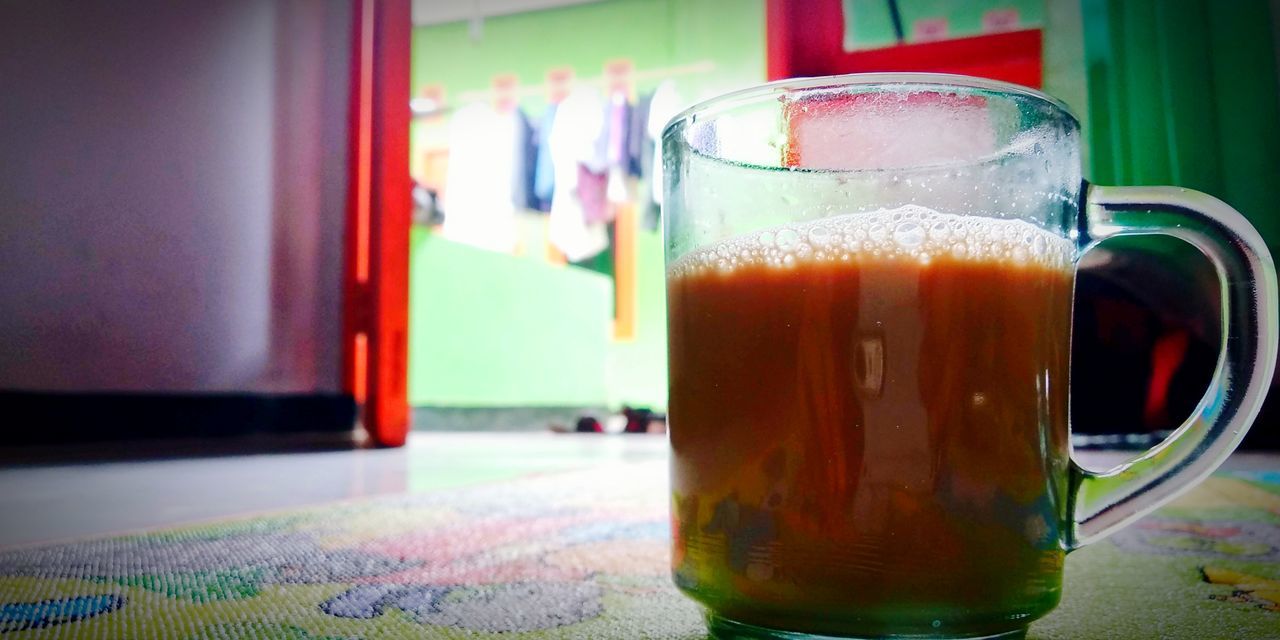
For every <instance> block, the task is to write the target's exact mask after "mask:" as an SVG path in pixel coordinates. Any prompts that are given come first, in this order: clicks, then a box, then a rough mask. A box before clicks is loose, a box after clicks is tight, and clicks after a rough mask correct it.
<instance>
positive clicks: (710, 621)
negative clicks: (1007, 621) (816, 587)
mask: <svg viewBox="0 0 1280 640" xmlns="http://www.w3.org/2000/svg"><path fill="white" fill-rule="evenodd" d="M706 618H707V631H709V632H710V634H711V637H712V638H715V639H716V640H1023V639H1024V638H1026V637H1027V628H1026V627H1022V628H1021V629H1015V630H1013V631H1005V632H1003V633H996V634H991V635H985V636H954V635H946V634H937V635H934V634H916V633H912V634H902V635H894V634H890V635H881V636H829V635H820V634H813V633H800V632H797V631H782V630H780V629H769V628H767V627H757V626H756V625H753V624H747V623H745V622H737V621H735V620H730V619H728V618H725V617H722V616H720V615H717V614H714V613H710V612H708V613H707V614H706Z"/></svg>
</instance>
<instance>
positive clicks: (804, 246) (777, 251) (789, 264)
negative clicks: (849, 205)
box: [667, 205, 1076, 278]
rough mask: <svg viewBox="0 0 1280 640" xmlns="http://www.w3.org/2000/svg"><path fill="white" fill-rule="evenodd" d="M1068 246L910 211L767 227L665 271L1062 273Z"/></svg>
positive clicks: (1009, 228) (1019, 224)
mask: <svg viewBox="0 0 1280 640" xmlns="http://www.w3.org/2000/svg"><path fill="white" fill-rule="evenodd" d="M1075 253H1076V251H1075V246H1074V244H1072V242H1071V241H1070V240H1068V239H1066V238H1063V237H1061V236H1058V235H1055V234H1053V233H1051V232H1049V231H1046V230H1044V229H1041V228H1040V227H1037V226H1035V225H1033V224H1030V223H1027V222H1024V221H1022V220H1002V219H999V218H984V217H977V216H960V215H954V214H949V213H940V212H938V211H934V210H932V209H928V208H925V207H921V206H918V205H906V206H903V207H899V208H896V209H881V210H878V211H872V212H862V213H851V214H845V215H841V216H835V217H831V218H822V219H820V220H814V221H811V222H804V223H798V224H791V225H786V226H782V227H774V228H771V229H765V230H763V231H756V232H753V233H750V234H746V235H742V236H738V237H734V238H729V239H727V240H723V241H720V242H716V243H713V244H710V245H707V246H705V247H700V248H698V249H696V250H694V251H692V252H690V253H688V254H686V255H684V256H681V257H680V258H679V259H678V260H676V261H675V263H673V264H672V265H671V266H670V267H669V268H668V270H667V275H668V277H669V278H680V277H686V276H693V275H698V274H702V273H706V272H709V271H714V272H721V273H726V274H727V273H732V272H734V271H736V270H739V269H743V268H751V267H760V266H767V267H774V268H780V269H786V268H794V267H795V266H796V265H800V264H821V263H840V262H863V261H866V260H875V261H877V262H883V261H888V260H907V261H915V262H919V263H922V264H928V263H930V262H932V261H934V260H937V259H951V260H963V261H973V262H983V263H992V264H1005V265H1009V266H1031V267H1041V268H1050V269H1061V270H1064V271H1069V270H1070V269H1071V265H1072V263H1073V261H1074V259H1075Z"/></svg>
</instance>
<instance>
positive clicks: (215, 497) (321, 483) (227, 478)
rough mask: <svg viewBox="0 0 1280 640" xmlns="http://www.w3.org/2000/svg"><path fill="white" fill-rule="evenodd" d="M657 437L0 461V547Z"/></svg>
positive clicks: (480, 437)
mask: <svg viewBox="0 0 1280 640" xmlns="http://www.w3.org/2000/svg"><path fill="white" fill-rule="evenodd" d="M666 446H667V441H666V438H665V437H662V436H656V437H655V436H645V435H640V436H635V435H626V436H623V435H616V436H605V435H594V434H593V435H578V434H552V433H522V434H508V433H468V434H462V433H414V434H413V436H412V437H411V438H410V440H409V444H408V445H407V446H405V447H403V448H400V449H381V450H370V449H355V450H345V451H319V452H304V453H296V452H295V453H274V454H255V455H220V456H218V457H204V458H200V457H194V458H192V457H189V458H182V459H161V460H155V459H153V460H142V461H128V462H96V463H78V464H42V465H20V466H16V467H11V468H8V469H0V548H3V547H9V546H14V545H25V544H33V543H38V542H50V541H55V540H64V539H68V538H79V537H85V536H94V535H104V534H114V533H126V532H131V531H137V530H140V529H149V528H154V527H161V526H169V525H175V524H182V523H189V522H199V521H203V520H209V519H215V518H224V517H230V516H236V515H243V514H250V513H254V512H260V511H268V510H277V509H287V508H291V507H301V506H307V505H313V504H320V503H325V502H332V501H335V500H343V499H349V498H359V497H362V496H372V495H380V494H394V493H404V492H416V491H429V490H433V489H441V488H447V487H450V486H457V485H461V484H468V483H472V482H484V481H491V480H500V479H503V478H510V477H514V476H519V475H523V474H526V473H532V472H539V471H555V470H562V469H573V468H584V467H589V466H593V465H603V464H611V463H616V462H620V461H633V460H651V459H657V458H662V457H665V456H666Z"/></svg>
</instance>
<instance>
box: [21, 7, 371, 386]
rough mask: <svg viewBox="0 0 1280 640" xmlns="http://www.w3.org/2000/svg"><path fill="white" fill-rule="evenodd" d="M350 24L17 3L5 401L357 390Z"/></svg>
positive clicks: (214, 10)
mask: <svg viewBox="0 0 1280 640" xmlns="http://www.w3.org/2000/svg"><path fill="white" fill-rule="evenodd" d="M348 5H349V3H346V2H343V1H342V0H324V1H323V2H312V1H310V0H281V1H277V2H272V1H270V0H216V1H207V2H169V1H166V0H142V1H137V0H126V1H123V2H77V1H74V0H41V1H40V2H6V3H3V5H0V389H22V390H77V391H85V390H118V391H182V392H185V391H259V392H292V391H313V390H323V391H336V390H338V388H339V335H340V328H341V317H340V298H339V294H340V291H341V275H342V261H341V256H342V244H341V243H342V237H341V234H342V227H343V206H344V199H345V193H346V184H345V180H346V174H345V172H346V166H347V163H346V157H345V136H346V100H347V84H348V70H347V65H348V59H349V55H350V38H351V32H350V28H351V26H350V15H349V11H350V10H349V8H348Z"/></svg>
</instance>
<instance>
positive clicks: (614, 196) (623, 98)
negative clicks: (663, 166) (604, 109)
mask: <svg viewBox="0 0 1280 640" xmlns="http://www.w3.org/2000/svg"><path fill="white" fill-rule="evenodd" d="M607 120H608V125H609V131H608V134H607V135H608V142H607V144H606V145H605V155H606V159H607V160H608V161H609V178H608V189H607V190H606V194H607V196H608V199H609V202H611V203H614V204H623V203H626V202H629V201H630V200H631V198H630V196H629V194H628V193H627V173H628V168H629V167H628V165H629V164H630V155H629V153H628V144H627V143H628V140H627V138H628V128H629V127H630V126H631V103H629V102H628V101H627V94H625V93H623V92H622V91H614V92H613V95H612V96H610V97H609V111H608V114H607Z"/></svg>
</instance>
